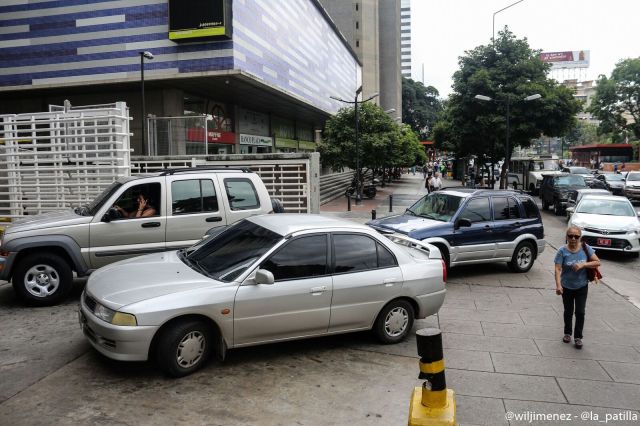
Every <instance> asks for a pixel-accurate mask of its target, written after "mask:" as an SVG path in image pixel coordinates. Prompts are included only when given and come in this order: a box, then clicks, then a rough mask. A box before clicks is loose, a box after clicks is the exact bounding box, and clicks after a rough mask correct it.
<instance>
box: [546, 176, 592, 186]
mask: <svg viewBox="0 0 640 426" xmlns="http://www.w3.org/2000/svg"><path fill="white" fill-rule="evenodd" d="M554 181H555V184H556V185H557V186H586V184H585V183H584V178H583V177H582V176H577V175H567V176H557V177H556V178H555V179H554Z"/></svg>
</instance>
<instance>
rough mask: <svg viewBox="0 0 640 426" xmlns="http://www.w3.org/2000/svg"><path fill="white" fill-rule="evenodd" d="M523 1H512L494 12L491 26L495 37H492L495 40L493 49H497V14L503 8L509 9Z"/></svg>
mask: <svg viewBox="0 0 640 426" xmlns="http://www.w3.org/2000/svg"><path fill="white" fill-rule="evenodd" d="M523 1H524V0H518V1H517V2H515V3H511V4H510V5H509V6H506V7H503V8H502V9H500V10H497V11H495V12H493V23H492V28H491V29H492V30H493V39H492V41H493V50H495V49H496V15H497V14H498V13H500V12H502V11H503V10H507V9H509V8H510V7H512V6H515V5H516V4H518V3H522V2H523Z"/></svg>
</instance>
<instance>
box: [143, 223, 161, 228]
mask: <svg viewBox="0 0 640 426" xmlns="http://www.w3.org/2000/svg"><path fill="white" fill-rule="evenodd" d="M140 226H142V227H143V228H157V227H158V226H160V222H145V223H143V224H142V225H140Z"/></svg>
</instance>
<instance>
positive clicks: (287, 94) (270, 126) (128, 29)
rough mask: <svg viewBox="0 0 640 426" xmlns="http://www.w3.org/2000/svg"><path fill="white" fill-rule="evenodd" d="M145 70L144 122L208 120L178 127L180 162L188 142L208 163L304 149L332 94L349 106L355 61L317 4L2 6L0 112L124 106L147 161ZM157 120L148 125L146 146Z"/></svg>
mask: <svg viewBox="0 0 640 426" xmlns="http://www.w3.org/2000/svg"><path fill="white" fill-rule="evenodd" d="M217 12H220V13H219V14H218V15H219V16H218V15H216V13H217ZM141 52H149V53H151V54H152V57H153V59H145V58H143V57H142V56H141V54H140V53H141ZM142 61H144V62H142ZM142 67H144V88H145V96H146V101H145V106H146V114H148V115H151V116H153V117H181V116H182V117H184V116H187V117H195V116H200V117H204V121H205V127H204V129H203V128H202V125H201V124H200V123H201V122H202V120H200V121H198V120H196V121H195V122H196V123H198V124H189V123H193V122H192V121H189V120H187V121H184V120H183V122H185V123H186V124H183V127H184V129H182V130H183V133H184V134H185V135H186V136H185V137H184V138H183V139H185V140H186V143H185V142H183V146H182V147H181V152H179V153H189V142H190V140H189V139H190V138H191V139H195V140H196V141H197V142H200V143H202V142H203V139H204V140H206V143H207V146H208V147H209V148H210V149H209V150H208V151H209V153H244V152H246V153H255V152H288V151H312V150H314V149H315V142H316V135H317V131H318V130H320V129H322V127H323V125H324V121H325V120H326V119H327V117H329V116H330V115H331V114H333V113H335V112H336V111H337V110H338V109H339V108H340V107H342V106H343V105H342V104H340V103H339V102H338V101H335V100H332V99H331V96H337V97H341V98H345V99H350V98H351V97H352V96H353V93H355V90H356V88H357V87H359V85H360V84H361V66H360V63H359V61H358V58H357V56H356V54H355V52H354V51H353V49H352V48H351V47H350V46H349V44H348V43H346V41H345V40H344V37H343V36H342V35H341V34H340V33H339V31H338V30H337V28H336V26H335V24H334V23H333V22H332V21H331V19H330V18H329V16H328V15H327V14H326V12H325V10H324V9H323V7H322V6H321V5H320V3H318V1H317V0H288V1H286V2H258V1H250V0H233V1H231V0H212V1H210V2H205V4H204V5H203V2H201V1H198V0H106V1H105V0H68V1H64V2H63V1H54V2H28V3H27V2H24V1H22V0H4V1H3V2H2V3H1V4H0V99H1V100H0V114H5V113H20V112H32V111H42V110H46V109H47V108H48V105H50V104H54V105H62V103H63V102H64V100H66V99H68V100H70V101H71V103H72V104H74V105H87V104H104V103H111V102H116V101H125V102H127V104H128V105H129V107H130V111H131V115H132V116H133V117H134V119H133V121H132V122H131V130H132V131H133V133H134V136H133V138H132V146H133V148H134V152H135V153H136V154H146V153H148V152H149V148H148V144H147V143H144V144H143V142H142V140H141V137H140V134H141V133H142V132H141V129H142V125H143V124H142V123H143V120H142V114H141V112H142V104H141V68H142ZM158 122H159V120H157V119H152V120H149V121H148V122H146V126H145V128H148V129H149V134H151V135H152V136H153V135H157V134H160V133H162V132H161V130H162V129H161V130H158V129H154V128H153V127H152V126H154V125H157V123H158ZM147 126H148V127H147ZM205 129H206V130H205ZM175 130H176V129H175V128H173V129H172V130H170V131H175ZM205 138H206V139H205ZM194 143H196V142H194Z"/></svg>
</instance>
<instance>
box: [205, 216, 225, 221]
mask: <svg viewBox="0 0 640 426" xmlns="http://www.w3.org/2000/svg"><path fill="white" fill-rule="evenodd" d="M205 222H222V218H221V217H220V216H211V217H208V218H206V219H205Z"/></svg>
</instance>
